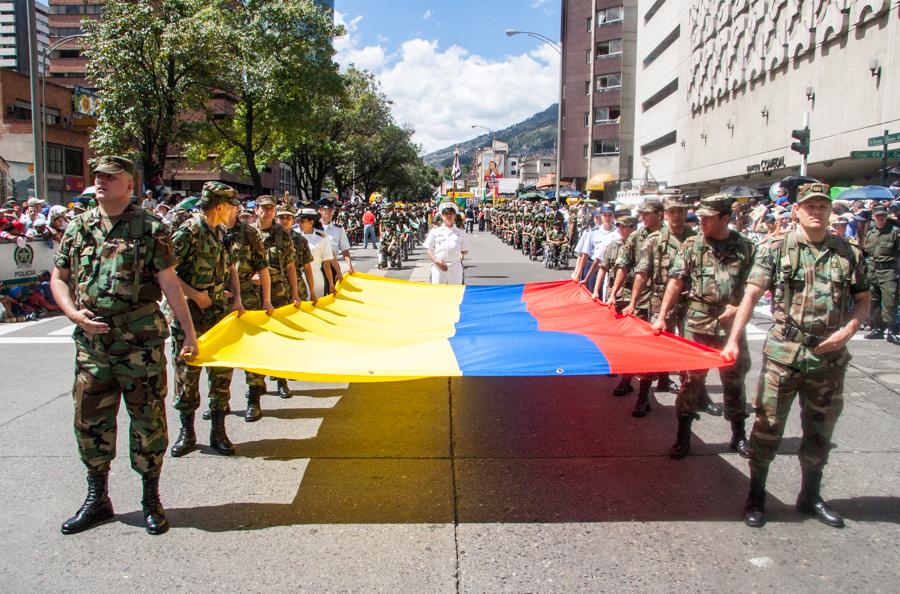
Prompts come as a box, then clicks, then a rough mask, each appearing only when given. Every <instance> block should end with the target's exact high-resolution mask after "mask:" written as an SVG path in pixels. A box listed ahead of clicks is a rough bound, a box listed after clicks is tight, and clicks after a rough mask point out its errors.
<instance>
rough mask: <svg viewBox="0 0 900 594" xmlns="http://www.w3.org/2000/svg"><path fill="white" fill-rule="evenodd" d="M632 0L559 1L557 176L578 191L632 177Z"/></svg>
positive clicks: (599, 187)
mask: <svg viewBox="0 0 900 594" xmlns="http://www.w3.org/2000/svg"><path fill="white" fill-rule="evenodd" d="M635 17H636V0H562V18H561V31H560V38H561V40H562V49H563V61H562V71H563V100H562V110H563V112H562V113H563V118H562V122H563V125H562V128H563V130H562V153H561V156H560V169H561V172H560V179H561V180H562V181H563V182H571V183H573V184H574V186H575V188H576V189H579V190H585V189H587V190H602V189H604V188H605V185H604V184H605V183H608V182H611V181H613V182H614V181H620V180H627V179H630V178H631V177H632V170H633V159H632V144H633V138H634V136H633V133H634V132H633V131H634V105H633V104H634V68H635V39H636V28H637V24H636V22H635Z"/></svg>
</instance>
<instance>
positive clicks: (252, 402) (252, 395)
mask: <svg viewBox="0 0 900 594" xmlns="http://www.w3.org/2000/svg"><path fill="white" fill-rule="evenodd" d="M260 418H262V410H261V409H260V408H259V389H258V388H253V387H251V388H250V389H249V390H247V412H245V413H244V420H245V421H247V422H248V423H252V422H253V421H258V420H259V419H260Z"/></svg>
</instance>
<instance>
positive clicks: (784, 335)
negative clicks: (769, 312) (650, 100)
mask: <svg viewBox="0 0 900 594" xmlns="http://www.w3.org/2000/svg"><path fill="white" fill-rule="evenodd" d="M775 326H776V327H777V328H778V338H780V339H782V340H786V341H788V342H796V343H797V344H802V345H803V346H805V347H808V348H811V349H814V348H816V347H817V346H819V344H821V343H822V341H823V340H825V339H826V338H828V337H827V336H819V335H818V334H810V333H809V332H804V331H803V330H801V329H800V328H797V327H796V326H794V325H793V324H788V323H780V322H776V323H775Z"/></svg>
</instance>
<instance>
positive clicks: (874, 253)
mask: <svg viewBox="0 0 900 594" xmlns="http://www.w3.org/2000/svg"><path fill="white" fill-rule="evenodd" d="M864 245H865V252H866V258H867V260H868V264H869V285H870V288H871V291H872V302H871V306H870V309H869V320H870V321H871V322H872V328H873V329H875V330H890V331H891V332H897V331H898V328H896V325H897V272H898V256H900V230H898V229H897V228H896V227H895V226H894V225H893V223H892V222H891V221H890V220H889V221H888V222H887V224H886V225H885V226H884V227H883V228H882V229H878V228H877V227H875V226H874V225H872V228H871V229H869V232H868V233H867V234H866V240H865V244H864Z"/></svg>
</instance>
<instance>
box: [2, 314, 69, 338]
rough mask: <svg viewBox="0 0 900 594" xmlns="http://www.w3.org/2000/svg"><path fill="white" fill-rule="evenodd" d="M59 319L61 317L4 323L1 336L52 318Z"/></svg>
mask: <svg viewBox="0 0 900 594" xmlns="http://www.w3.org/2000/svg"><path fill="white" fill-rule="evenodd" d="M58 319H60V318H58V317H51V318H43V319H40V320H34V321H32V322H15V323H13V324H3V325H2V326H0V336H3V335H5V334H12V333H13V332H18V331H19V330H22V329H24V328H34V327H35V326H37V325H39V324H43V323H45V322H49V321H51V320H58Z"/></svg>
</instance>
